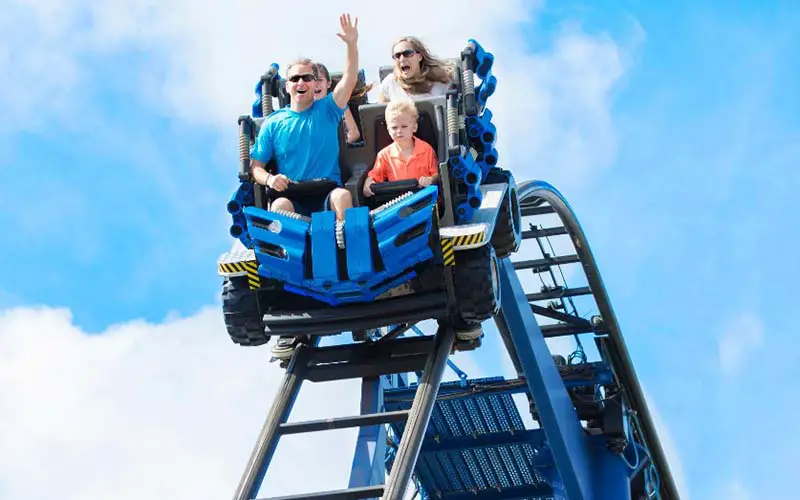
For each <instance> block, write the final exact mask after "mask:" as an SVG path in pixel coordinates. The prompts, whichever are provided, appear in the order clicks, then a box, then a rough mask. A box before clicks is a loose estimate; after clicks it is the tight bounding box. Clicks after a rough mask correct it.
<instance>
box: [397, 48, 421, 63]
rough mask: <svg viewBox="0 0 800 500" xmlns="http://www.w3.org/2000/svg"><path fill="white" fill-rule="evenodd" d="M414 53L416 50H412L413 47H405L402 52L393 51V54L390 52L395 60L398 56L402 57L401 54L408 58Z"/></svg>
mask: <svg viewBox="0 0 800 500" xmlns="http://www.w3.org/2000/svg"><path fill="white" fill-rule="evenodd" d="M416 53H417V51H416V50H414V49H406V50H404V51H402V52H395V53H394V54H392V57H393V58H394V60H395V61H399V60H400V58H401V57H403V56H406V57H407V58H408V57H411V56H413V55H414V54H416Z"/></svg>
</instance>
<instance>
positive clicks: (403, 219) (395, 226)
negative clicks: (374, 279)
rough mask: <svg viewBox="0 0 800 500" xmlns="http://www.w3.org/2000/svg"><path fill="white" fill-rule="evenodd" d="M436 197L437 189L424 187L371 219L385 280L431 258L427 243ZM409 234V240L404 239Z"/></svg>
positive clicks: (431, 254)
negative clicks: (410, 235)
mask: <svg viewBox="0 0 800 500" xmlns="http://www.w3.org/2000/svg"><path fill="white" fill-rule="evenodd" d="M438 193H439V189H438V187H437V186H428V187H425V188H423V189H421V190H419V191H417V192H416V193H414V194H412V195H411V196H409V197H407V198H404V199H403V200H402V201H401V202H400V203H397V204H395V205H392V206H390V207H389V208H386V209H384V210H381V211H380V212H378V213H376V214H375V215H374V216H373V220H372V226H373V228H374V229H375V239H376V240H377V242H378V252H379V253H380V256H381V258H382V259H383V265H384V267H385V268H386V271H385V273H386V275H387V276H385V277H389V276H394V275H397V274H398V273H400V272H402V271H404V270H405V269H408V268H410V267H411V266H414V265H416V264H418V263H420V262H424V261H426V260H430V259H432V258H433V250H432V249H431V247H430V241H429V239H430V232H431V229H432V226H433V211H434V210H435V209H436V198H437V196H438ZM415 229H421V230H419V231H414V230H415ZM412 232H413V234H414V236H413V237H411V238H410V239H407V238H405V235H407V234H409V233H412ZM385 277H384V279H385Z"/></svg>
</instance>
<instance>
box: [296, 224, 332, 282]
mask: <svg viewBox="0 0 800 500" xmlns="http://www.w3.org/2000/svg"><path fill="white" fill-rule="evenodd" d="M311 256H312V257H311V272H312V276H313V278H311V279H310V280H304V281H305V282H306V283H307V284H308V286H309V287H310V288H312V289H325V288H330V287H331V286H332V285H333V283H335V282H336V281H338V277H339V276H338V275H339V271H338V265H337V264H338V259H337V258H336V214H335V213H334V212H332V211H325V212H315V213H313V214H311ZM290 284H294V283H290Z"/></svg>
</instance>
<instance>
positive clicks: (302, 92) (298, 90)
mask: <svg viewBox="0 0 800 500" xmlns="http://www.w3.org/2000/svg"><path fill="white" fill-rule="evenodd" d="M306 92H308V89H303V90H300V89H297V93H298V95H303V94H305V93H306Z"/></svg>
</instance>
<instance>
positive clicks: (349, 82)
mask: <svg viewBox="0 0 800 500" xmlns="http://www.w3.org/2000/svg"><path fill="white" fill-rule="evenodd" d="M339 23H340V24H341V26H342V32H341V33H338V34H337V35H336V36H338V37H339V38H341V39H342V41H344V43H345V44H347V55H346V56H345V61H344V72H343V73H342V79H341V80H339V83H337V84H336V87H335V88H334V89H333V92H332V93H333V100H334V101H335V102H336V105H337V106H339V108H344V107H345V106H346V105H347V103H348V101H350V96H351V95H353V89H355V88H356V82H357V81H358V18H356V22H355V24H352V23H351V21H350V14H342V15H341V16H339Z"/></svg>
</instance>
